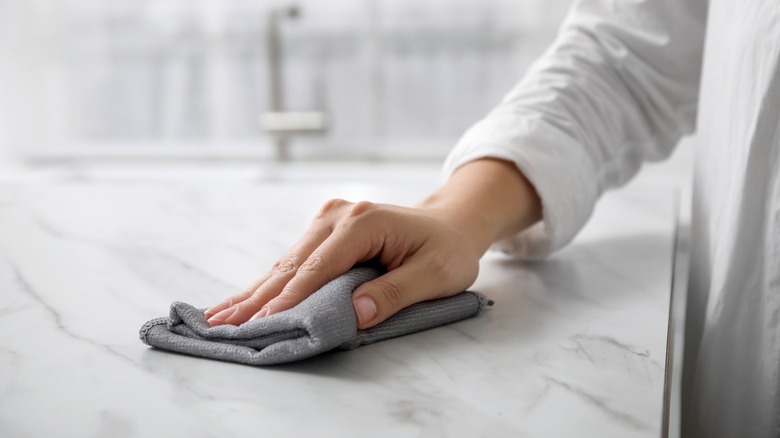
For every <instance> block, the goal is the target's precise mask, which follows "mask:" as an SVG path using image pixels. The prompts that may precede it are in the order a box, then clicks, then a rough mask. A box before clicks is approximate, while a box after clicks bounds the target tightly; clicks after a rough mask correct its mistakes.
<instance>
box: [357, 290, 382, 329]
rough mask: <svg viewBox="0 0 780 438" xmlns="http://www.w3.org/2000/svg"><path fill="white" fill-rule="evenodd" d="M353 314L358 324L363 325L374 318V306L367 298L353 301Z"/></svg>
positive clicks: (372, 301) (363, 297)
mask: <svg viewBox="0 0 780 438" xmlns="http://www.w3.org/2000/svg"><path fill="white" fill-rule="evenodd" d="M354 306H355V313H356V314H357V317H358V321H359V322H360V324H365V323H367V322H369V321H371V320H372V319H374V318H375V317H376V313H377V312H376V304H375V303H374V300H372V299H371V298H369V297H367V296H362V297H359V298H357V299H355V303H354Z"/></svg>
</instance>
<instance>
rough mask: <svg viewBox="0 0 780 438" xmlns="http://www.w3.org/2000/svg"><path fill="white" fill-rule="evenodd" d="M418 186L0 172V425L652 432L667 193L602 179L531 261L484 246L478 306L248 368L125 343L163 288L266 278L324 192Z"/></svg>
mask: <svg viewBox="0 0 780 438" xmlns="http://www.w3.org/2000/svg"><path fill="white" fill-rule="evenodd" d="M431 187H432V184H431ZM428 188H429V187H426V184H417V183H415V182H414V181H408V182H405V183H400V184H399V183H390V182H381V181H375V182H364V183H341V182H335V181H330V182H328V181H325V182H315V181H298V182H296V181H286V182H268V181H266V182H258V181H254V182H251V181H214V180H208V181H197V180H188V181H147V182H144V181H124V180H114V181H70V182H67V181H65V182H63V181H59V182H46V181H38V182H29V181H28V182H24V183H13V182H4V183H2V184H0V297H1V299H0V436H8V437H26V436H31V437H48V436H58V437H68V436H73V437H106V436H110V437H147V436H173V435H175V434H176V435H179V434H180V435H181V436H187V437H212V436H213V437H227V436H273V437H277V436H317V437H331V436H332V437H340V438H343V437H352V436H354V437H358V436H359V437H363V436H378V437H383V436H387V437H399V436H426V437H427V436H432V437H438V436H442V437H449V436H468V437H478V436H485V437H498V436H512V437H520V436H534V437H562V436H578V437H599V438H603V437H621V438H625V437H658V436H660V435H661V429H662V411H663V399H664V375H665V369H666V364H665V360H666V347H667V328H668V324H669V304H670V285H671V278H672V255H673V249H674V230H675V214H676V213H675V202H676V201H675V194H674V191H673V190H672V189H661V188H657V187H656V188H652V189H651V188H648V187H641V186H636V185H634V186H631V187H629V188H628V189H625V190H622V191H619V192H614V193H610V194H608V195H607V196H606V197H604V199H603V200H602V201H601V202H600V204H599V206H598V208H597V210H596V212H595V214H594V217H593V219H592V220H591V221H590V223H589V224H588V226H587V227H586V228H585V230H583V232H582V233H581V234H580V235H579V237H578V238H577V239H576V241H575V243H574V244H573V245H571V246H570V247H568V248H567V249H565V250H564V251H562V252H560V253H559V254H558V255H556V256H555V257H554V258H552V259H550V260H548V261H546V262H540V263H524V262H519V261H513V260H511V259H508V258H505V257H503V256H500V255H496V254H491V255H488V256H486V257H485V258H484V260H483V262H482V266H481V273H480V276H479V279H478V281H477V283H476V285H475V287H474V289H476V290H479V291H481V292H483V293H485V294H486V295H488V296H489V297H490V298H492V299H493V300H495V302H496V305H495V306H494V307H493V308H491V309H490V310H488V311H486V312H484V313H483V314H482V315H481V316H479V317H477V318H472V319H469V320H466V321H462V322H460V323H456V324H453V325H450V326H447V327H442V328H438V329H434V330H431V331H427V332H424V333H418V334H414V335H410V336H406V337H403V338H398V339H394V340H389V341H385V342H382V343H379V344H374V345H370V346H366V347H361V348H359V349H357V350H355V351H351V352H334V353H328V354H325V355H322V356H319V357H316V358H313V359H309V360H306V361H303V362H299V363H295V364H290V365H285V366H274V367H267V368H256V367H250V366H244V365H236V364H229V363H221V362H217V361H211V360H205V359H198V358H192V357H186V356H182V355H176V354H171V353H167V352H163V351H158V350H153V349H150V348H148V347H147V346H145V345H143V344H142V343H141V342H140V341H139V340H138V335H137V333H138V329H139V328H140V326H141V324H143V323H144V322H145V321H146V320H148V319H150V318H152V317H155V316H159V315H163V314H166V312H167V309H168V305H169V304H170V302H172V301H176V300H182V301H187V302H191V303H193V304H196V305H203V306H206V305H209V304H211V303H214V302H216V301H217V300H220V299H222V298H224V297H225V296H227V295H230V294H233V293H235V292H236V291H237V290H240V289H242V288H243V287H244V286H246V285H247V284H248V283H250V282H251V281H252V280H254V279H255V278H256V277H257V276H259V275H260V274H262V273H263V272H265V270H266V269H267V268H268V267H269V266H270V265H271V264H272V263H273V262H274V261H275V258H276V257H278V256H279V255H281V254H282V252H283V251H284V250H285V249H286V248H287V247H288V246H289V245H291V244H292V243H293V242H294V241H295V240H297V238H298V237H299V235H300V234H301V232H302V231H303V230H304V229H305V227H306V225H307V224H308V222H309V219H310V217H311V216H312V215H313V214H314V212H315V211H316V210H317V209H318V207H319V205H320V204H321V203H322V202H324V201H325V200H326V199H328V198H330V197H337V196H338V197H344V198H346V199H350V200H360V199H369V200H374V201H384V202H395V203H403V204H410V203H413V202H414V201H416V200H417V199H418V198H419V197H420V196H421V195H422V194H424V193H425V192H426V191H427V189H428Z"/></svg>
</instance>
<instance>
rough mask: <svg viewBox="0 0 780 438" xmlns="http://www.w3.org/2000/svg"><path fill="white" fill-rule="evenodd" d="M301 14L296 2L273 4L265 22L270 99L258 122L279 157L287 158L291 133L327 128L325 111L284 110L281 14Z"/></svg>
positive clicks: (282, 15)
mask: <svg viewBox="0 0 780 438" xmlns="http://www.w3.org/2000/svg"><path fill="white" fill-rule="evenodd" d="M300 15H301V11H300V8H299V7H298V6H296V5H292V6H287V7H281V8H273V9H271V10H270V11H269V13H268V23H267V26H266V44H267V48H266V52H267V55H268V85H269V90H268V91H269V96H270V100H269V108H268V112H266V113H263V114H261V116H260V126H261V127H262V129H263V130H264V131H265V132H267V133H268V134H269V136H270V137H271V139H272V141H273V144H274V146H275V149H276V159H277V160H278V161H287V160H289V159H290V151H289V143H290V137H291V136H292V135H293V134H298V133H314V132H324V131H325V130H326V129H327V117H326V114H325V112H324V111H287V110H285V103H284V78H283V71H282V60H283V59H282V58H283V55H282V45H281V33H280V31H279V23H280V21H281V20H282V19H283V18H289V19H295V18H298V17H299V16H300Z"/></svg>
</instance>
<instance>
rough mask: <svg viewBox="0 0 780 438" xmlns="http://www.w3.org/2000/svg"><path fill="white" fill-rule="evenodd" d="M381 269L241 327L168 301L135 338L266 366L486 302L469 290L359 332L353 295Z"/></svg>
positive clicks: (440, 321)
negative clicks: (165, 311) (214, 322)
mask: <svg viewBox="0 0 780 438" xmlns="http://www.w3.org/2000/svg"><path fill="white" fill-rule="evenodd" d="M381 274H382V273H381V272H380V271H378V270H376V269H373V268H368V267H359V268H354V269H352V270H351V271H349V272H347V273H346V274H344V275H342V276H340V277H338V278H336V279H335V280H333V281H331V282H330V283H328V284H326V285H325V286H323V287H322V288H321V289H320V290H318V291H317V292H315V293H313V294H312V295H311V296H309V297H308V298H307V299H305V300H304V301H303V302H301V303H300V304H298V305H297V306H295V307H294V308H292V309H289V310H286V311H284V312H279V313H276V314H273V315H271V316H268V317H265V318H258V319H255V320H252V321H248V322H245V323H244V324H241V325H240V326H233V325H220V326H216V327H211V326H210V325H209V323H208V322H207V321H206V317H205V315H204V314H203V310H200V309H197V308H195V307H193V306H191V305H189V304H186V303H180V302H175V303H173V304H171V311H170V316H168V317H162V318H156V319H153V320H151V321H149V322H147V323H146V324H144V325H143V327H141V331H140V337H141V340H142V341H143V342H144V343H146V344H148V345H151V346H153V347H157V348H162V349H164V350H171V351H175V352H179V353H185V354H190V355H193V356H200V357H207V358H211V359H218V360H224V361H229V362H239V363H244V364H249V365H272V364H280V363H285V362H293V361H296V360H300V359H305V358H307V357H311V356H314V355H317V354H320V353H323V352H325V351H328V350H332V349H334V348H341V349H344V350H351V349H354V348H357V347H359V346H361V345H366V344H371V343H374V342H378V341H382V340H385V339H390V338H394V337H397V336H403V335H407V334H410V333H414V332H418V331H421V330H426V329H429V328H433V327H437V326H440V325H444V324H449V323H452V322H455V321H459V320H461V319H465V318H468V317H471V316H474V315H476V314H478V313H479V311H480V310H481V309H482V308H483V307H485V306H486V305H491V304H492V302H491V301H489V300H487V299H486V298H485V297H484V296H483V295H481V294H479V293H476V292H468V291H467V292H461V293H460V294H458V295H455V296H452V297H448V298H441V299H438V300H433V301H426V302H422V303H418V304H415V305H412V306H410V307H407V308H406V309H403V310H402V311H400V312H398V313H397V314H395V315H394V316H392V317H390V318H388V319H387V320H385V321H383V322H382V323H381V324H378V325H376V326H374V327H372V328H370V329H367V330H358V329H357V321H356V319H355V313H354V310H353V308H352V292H353V291H354V290H355V289H357V287H358V286H360V285H361V284H363V283H364V282H366V281H370V280H373V279H374V278H376V277H378V276H379V275H381Z"/></svg>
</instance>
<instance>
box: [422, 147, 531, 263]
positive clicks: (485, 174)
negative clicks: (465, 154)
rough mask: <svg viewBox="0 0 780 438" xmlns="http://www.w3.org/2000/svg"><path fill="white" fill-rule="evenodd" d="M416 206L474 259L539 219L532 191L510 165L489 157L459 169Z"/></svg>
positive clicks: (516, 170) (520, 174)
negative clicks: (461, 241)
mask: <svg viewBox="0 0 780 438" xmlns="http://www.w3.org/2000/svg"><path fill="white" fill-rule="evenodd" d="M417 207H418V208H420V209H421V210H423V211H426V212H427V213H429V214H431V215H434V216H435V217H436V218H437V219H439V220H440V221H442V222H444V223H445V224H448V225H449V226H451V227H453V228H454V229H455V230H456V231H458V233H460V234H461V235H462V236H463V237H464V238H465V239H467V240H468V241H469V242H470V243H471V245H472V247H473V248H474V250H475V251H477V253H478V254H479V255H480V256H481V255H482V254H484V253H485V252H486V251H487V250H488V248H489V247H490V245H491V244H492V243H493V242H495V241H497V240H500V239H502V238H506V237H510V236H512V235H514V234H517V233H519V232H521V231H522V230H524V229H526V228H528V227H529V226H531V225H533V224H534V223H536V222H538V221H539V220H541V217H542V207H541V200H540V199H539V196H538V195H537V193H536V189H535V188H534V187H533V185H531V183H530V182H529V181H528V180H527V179H526V178H525V176H524V175H523V174H522V173H521V172H520V171H519V170H518V169H517V167H516V166H515V165H514V163H511V162H508V161H503V160H496V159H490V158H488V159H481V160H476V161H473V162H470V163H467V164H465V165H463V166H462V167H460V168H459V169H458V170H457V171H456V172H455V173H453V175H452V176H451V177H450V179H449V180H448V181H447V182H446V183H445V184H444V185H443V186H442V187H440V188H439V189H438V190H437V191H436V192H435V193H433V194H432V195H431V196H429V197H427V198H426V199H424V200H423V201H422V202H420V203H419V204H418V205H417Z"/></svg>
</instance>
